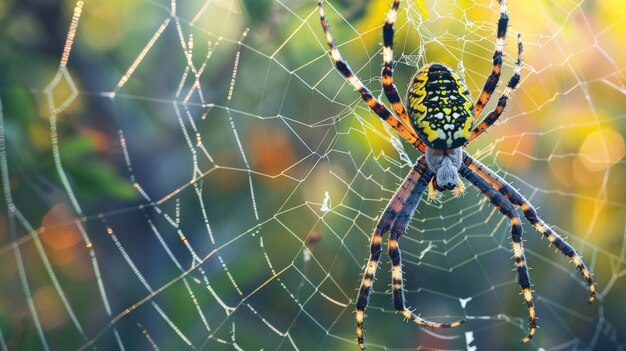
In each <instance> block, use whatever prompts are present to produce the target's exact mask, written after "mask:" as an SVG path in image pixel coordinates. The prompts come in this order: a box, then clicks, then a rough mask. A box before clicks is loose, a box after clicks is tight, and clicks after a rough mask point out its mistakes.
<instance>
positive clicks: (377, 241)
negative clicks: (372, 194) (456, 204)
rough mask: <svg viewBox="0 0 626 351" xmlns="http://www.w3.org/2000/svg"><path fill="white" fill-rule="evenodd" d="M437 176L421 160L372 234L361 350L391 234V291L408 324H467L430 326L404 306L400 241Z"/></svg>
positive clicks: (359, 308)
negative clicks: (385, 242)
mask: <svg viewBox="0 0 626 351" xmlns="http://www.w3.org/2000/svg"><path fill="white" fill-rule="evenodd" d="M433 176H434V174H433V172H432V171H431V170H430V169H428V165H427V164H426V161H425V157H424V156H420V158H419V159H418V161H417V163H416V164H415V166H414V167H413V169H411V172H409V174H408V175H407V177H406V178H405V179H404V181H403V182H402V184H401V185H400V187H399V188H398V190H397V191H396V193H395V195H394V196H393V197H392V198H391V200H390V201H389V204H388V205H387V207H385V210H384V211H383V213H382V215H381V217H380V218H379V219H378V223H377V224H376V227H375V229H374V233H373V234H372V239H371V242H370V258H369V261H368V263H367V265H366V267H365V272H364V273H363V280H362V281H361V285H360V287H359V293H358V295H357V301H356V335H357V341H358V343H359V347H360V348H361V350H365V343H364V336H363V320H364V319H365V308H366V307H367V304H368V303H369V299H370V295H371V290H372V285H373V284H374V280H375V275H376V269H377V268H378V262H379V261H380V255H381V253H382V248H383V247H382V246H383V245H382V237H383V235H384V234H385V233H386V232H387V231H390V234H389V240H388V248H389V257H390V258H391V262H392V268H391V287H392V291H393V301H394V307H395V308H396V310H397V311H398V312H400V313H401V314H402V315H403V316H404V317H405V318H406V319H407V320H410V321H412V322H414V323H416V324H419V325H422V326H426V327H431V328H452V327H456V326H458V325H461V324H462V323H463V322H464V321H463V320H461V321H456V322H453V323H438V322H431V321H428V320H426V319H423V318H420V317H419V316H417V315H416V314H415V313H413V312H412V311H411V310H409V309H408V308H407V307H406V305H405V302H404V283H403V280H402V259H401V256H400V248H399V245H398V240H399V239H400V237H401V236H402V235H403V234H404V233H406V231H407V229H408V226H409V222H410V221H411V218H412V217H413V214H414V213H415V210H416V209H417V205H418V203H419V201H420V199H421V197H422V193H423V192H424V189H425V188H426V186H427V185H428V183H429V182H430V180H431V179H432V177H433Z"/></svg>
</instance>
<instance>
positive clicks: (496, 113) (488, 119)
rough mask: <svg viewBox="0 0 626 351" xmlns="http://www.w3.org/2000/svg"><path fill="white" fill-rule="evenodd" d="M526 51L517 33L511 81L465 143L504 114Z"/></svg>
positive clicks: (517, 82) (518, 78)
mask: <svg viewBox="0 0 626 351" xmlns="http://www.w3.org/2000/svg"><path fill="white" fill-rule="evenodd" d="M523 53H524V45H523V43H522V35H521V34H518V35H517V61H516V62H515V70H514V71H513V75H512V76H511V79H509V82H508V83H507V85H506V88H504V91H503V92H502V95H500V98H499V99H498V105H496V108H495V109H493V111H491V112H489V114H488V115H487V116H485V118H484V119H483V120H482V121H481V122H480V123H479V124H478V125H477V126H476V127H474V129H473V130H472V133H471V135H470V138H469V140H468V141H467V142H466V143H465V145H467V144H469V143H471V142H472V141H473V140H474V139H476V138H477V137H478V136H479V135H481V134H482V133H483V132H484V131H485V130H487V129H488V128H489V127H491V126H492V125H493V124H494V123H495V122H496V121H497V120H498V118H500V115H502V112H503V111H504V108H505V107H506V103H507V101H508V100H509V97H511V94H512V93H513V90H515V89H517V87H518V86H519V83H520V80H521V75H520V74H521V72H522V60H523V58H522V54H523Z"/></svg>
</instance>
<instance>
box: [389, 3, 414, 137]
mask: <svg viewBox="0 0 626 351" xmlns="http://www.w3.org/2000/svg"><path fill="white" fill-rule="evenodd" d="M399 6H400V0H395V1H394V2H393V4H392V5H391V8H390V9H389V12H388V13H387V18H386V20H385V25H384V26H383V71H382V78H383V91H384V92H385V96H386V97H387V100H389V103H391V107H392V108H393V110H394V111H395V112H396V114H397V115H398V116H399V117H400V120H401V121H402V123H403V124H404V125H405V126H407V127H409V128H411V129H412V128H413V124H412V123H411V120H410V119H409V114H408V113H407V111H406V108H405V107H404V104H403V103H402V99H401V98H400V94H398V89H397V88H396V86H395V84H393V35H394V32H395V30H394V25H395V23H396V18H397V17H398V7H399Z"/></svg>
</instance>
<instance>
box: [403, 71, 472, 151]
mask: <svg viewBox="0 0 626 351" xmlns="http://www.w3.org/2000/svg"><path fill="white" fill-rule="evenodd" d="M406 101H407V108H408V114H409V118H410V120H411V124H412V126H413V128H414V129H415V131H416V132H417V135H418V136H419V137H420V139H421V140H422V141H423V142H424V143H425V144H426V145H427V146H428V147H429V148H432V149H438V150H446V149H454V148H458V147H461V146H463V145H464V144H465V143H466V142H467V141H468V140H469V138H470V131H471V128H472V121H473V120H474V118H473V112H472V111H473V109H474V104H473V103H472V97H471V95H470V93H469V89H468V88H467V86H466V85H465V82H464V81H463V80H462V79H461V77H459V75H458V74H457V73H456V72H454V71H453V70H452V69H450V68H448V67H446V66H444V65H442V64H438V63H434V64H430V65H426V66H424V67H422V68H421V69H420V70H419V71H418V72H417V73H416V74H415V76H413V79H411V85H410V86H409V89H408V91H407V98H406Z"/></svg>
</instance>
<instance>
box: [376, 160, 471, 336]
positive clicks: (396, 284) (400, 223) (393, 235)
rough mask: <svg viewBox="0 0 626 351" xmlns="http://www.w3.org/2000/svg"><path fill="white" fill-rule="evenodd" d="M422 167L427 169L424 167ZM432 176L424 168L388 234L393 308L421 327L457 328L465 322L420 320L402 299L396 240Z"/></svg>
mask: <svg viewBox="0 0 626 351" xmlns="http://www.w3.org/2000/svg"><path fill="white" fill-rule="evenodd" d="M424 167H427V166H426V165H424ZM433 176H434V174H433V173H432V172H431V171H430V170H429V169H427V168H426V171H425V172H424V174H423V175H422V177H420V179H419V181H418V183H417V185H416V186H415V188H414V189H413V193H412V194H411V196H410V197H409V199H408V200H407V202H406V203H405V205H404V207H403V208H402V210H401V211H400V213H399V214H398V217H397V218H396V220H395V222H394V223H393V227H392V228H391V232H390V234H389V244H388V246H389V257H390V258H391V264H392V266H391V289H392V292H393V302H394V307H395V308H396V310H398V312H400V313H401V314H402V315H403V316H404V318H406V319H407V320H410V321H412V322H414V323H416V324H419V325H423V326H425V327H431V328H453V327H457V326H459V325H461V324H463V323H464V322H465V320H459V321H455V322H452V323H439V322H432V321H428V320H426V319H423V318H420V317H419V316H418V315H416V314H415V313H413V312H412V311H411V310H410V309H408V308H407V307H406V304H405V299H404V281H403V279H402V275H403V272H402V256H401V252H400V247H399V244H398V240H399V239H400V237H401V236H402V235H404V233H406V232H407V229H408V226H409V222H410V221H411V218H412V217H413V214H414V213H415V210H416V209H417V205H418V203H419V201H420V199H421V197H422V193H423V192H424V189H425V188H426V187H427V186H428V183H429V182H430V180H431V179H432V177H433Z"/></svg>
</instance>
